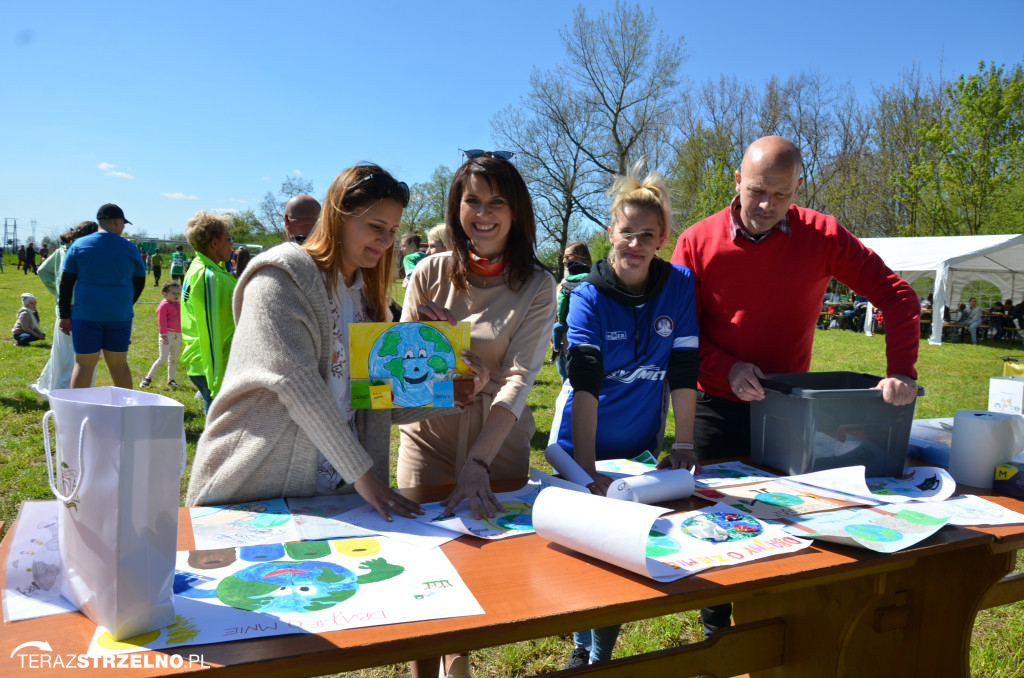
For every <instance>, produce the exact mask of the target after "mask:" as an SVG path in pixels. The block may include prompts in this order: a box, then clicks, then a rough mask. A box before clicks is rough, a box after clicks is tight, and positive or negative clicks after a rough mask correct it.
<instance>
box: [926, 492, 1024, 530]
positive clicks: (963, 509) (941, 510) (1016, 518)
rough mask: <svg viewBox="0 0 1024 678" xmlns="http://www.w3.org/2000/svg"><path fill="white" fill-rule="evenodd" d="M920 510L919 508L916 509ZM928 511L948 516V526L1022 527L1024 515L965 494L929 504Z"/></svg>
mask: <svg viewBox="0 0 1024 678" xmlns="http://www.w3.org/2000/svg"><path fill="white" fill-rule="evenodd" d="M915 508H919V507H915ZM927 511H928V513H929V514H930V515H933V516H947V517H948V518H949V522H948V523H947V525H963V526H965V527H970V526H972V525H1020V524H1022V523H1024V514H1022V513H1017V512H1016V511H1011V510H1010V509H1008V508H1004V507H1002V506H1000V505H999V504H997V503H995V502H994V501H989V500H988V499H982V498H981V497H976V496H975V495H973V494H965V495H963V496H961V497H953V498H952V499H947V500H946V501H937V502H929V503H928V505H927Z"/></svg>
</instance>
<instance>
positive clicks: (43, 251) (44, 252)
mask: <svg viewBox="0 0 1024 678" xmlns="http://www.w3.org/2000/svg"><path fill="white" fill-rule="evenodd" d="M48 256H50V247H49V246H48V245H47V244H46V243H45V242H44V243H43V246H42V247H40V248H39V261H40V262H43V261H46V257H48ZM38 273H39V271H38V269H37V270H36V274H37V275H38Z"/></svg>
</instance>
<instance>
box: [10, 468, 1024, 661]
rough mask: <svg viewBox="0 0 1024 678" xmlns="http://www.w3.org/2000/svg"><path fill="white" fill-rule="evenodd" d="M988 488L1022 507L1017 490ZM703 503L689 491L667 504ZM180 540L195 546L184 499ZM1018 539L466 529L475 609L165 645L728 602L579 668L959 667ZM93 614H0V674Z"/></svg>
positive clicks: (416, 653) (309, 642)
mask: <svg viewBox="0 0 1024 678" xmlns="http://www.w3.org/2000/svg"><path fill="white" fill-rule="evenodd" d="M497 485H498V484H496V489H498V490H508V489H514V485H513V486H508V485H507V484H506V486H503V487H497ZM978 493H979V494H985V493H984V492H983V491H979V492H978ZM408 494H409V496H411V497H413V498H414V499H417V500H419V501H425V500H428V499H436V498H438V496H439V495H438V493H437V492H436V491H435V492H433V493H431V492H428V491H421V492H408ZM993 500H994V501H996V502H998V503H1000V504H1002V505H1004V506H1007V507H1008V508H1011V509H1014V510H1017V511H1022V510H1024V502H1019V501H1015V500H1013V499H1008V498H1005V497H994V498H993ZM702 503H703V502H701V501H700V500H687V501H683V502H678V503H677V504H676V505H675V506H674V507H675V508H679V509H688V508H695V507H697V506H698V505H700V504H702ZM11 532H12V533H13V530H11ZM179 545H180V547H181V548H182V549H189V548H191V547H192V546H193V541H192V534H191V529H190V525H189V522H188V515H187V512H186V511H185V509H182V512H181V522H180V524H179ZM9 548H10V534H9V535H8V538H7V539H5V540H4V542H3V544H2V545H0V558H2V561H3V562H6V556H7V551H8V550H9ZM1020 548H1024V525H1013V526H1000V527H986V528H976V529H966V528H958V527H945V528H943V529H942V530H940V531H939V532H938V533H937V534H936V535H934V536H933V537H931V538H930V539H928V540H927V541H926V542H923V543H922V544H921V545H919V546H917V547H915V548H911V549H907V550H904V551H901V552H899V553H896V554H892V555H880V554H875V553H872V552H869V551H864V550H860V549H852V548H844V547H838V546H829V545H824V544H823V543H822V542H816V543H815V545H814V546H812V547H810V548H808V549H805V550H803V551H799V552H797V553H794V554H791V555H788V556H780V557H775V558H766V559H763V560H758V561H754V562H752V563H750V564H747V565H743V566H737V567H726V568H720V569H714V570H710V571H705V572H700V573H698V574H696V575H693V576H690V577H686V578H684V579H681V580H679V581H676V582H673V583H670V584H658V583H656V582H654V581H652V580H649V579H646V578H643V577H640V576H637V575H633V574H630V573H627V572H625V571H622V570H619V569H617V568H615V567H613V566H611V565H607V564H604V563H602V562H599V561H596V560H592V559H590V558H587V557H584V556H581V555H578V554H576V553H574V552H571V551H569V550H567V549H564V548H562V547H560V546H557V545H554V544H552V543H550V542H548V541H546V540H544V539H542V538H540V537H538V536H536V535H528V536H523V537H517V538H512V539H506V540H500V541H493V542H484V541H481V540H474V539H471V538H465V537H464V538H462V539H459V540H457V541H454V542H450V543H448V544H446V545H445V546H444V547H443V549H444V551H445V553H446V554H447V556H448V558H449V559H450V560H451V561H452V563H453V564H454V565H455V566H456V567H457V568H458V570H459V573H460V575H461V576H462V578H463V579H464V580H465V582H466V584H467V585H468V586H469V588H470V589H471V590H472V591H473V593H474V595H476V597H477V600H478V601H479V602H480V604H481V605H482V606H483V609H484V610H485V612H486V614H484V615H480V616H473V617H461V618H456V619H442V620H436V621H425V622H415V623H408V624H395V625H390V626H375V627H371V628H362V629H352V630H345V631H339V632H333V633H327V634H323V635H312V634H311V635H292V636H277V637H271V638H257V639H250V640H240V641H234V642H228V643H222V644H217V645H206V646H193V647H187V648H183V649H181V650H178V651H177V653H178V654H180V655H182V656H183V657H185V658H188V656H189V655H190V654H193V655H197V656H198V655H201V656H202V661H203V662H204V663H205V664H206V665H207V666H213V667H214V670H215V671H216V672H217V673H218V675H222V676H255V675H275V676H318V675H323V674H329V673H336V672H341V671H349V670H355V669H359V668H365V667H370V666H379V665H383V664H390V663H395V662H404V661H408V660H410V659H414V658H417V657H431V656H438V655H441V654H443V653H448V652H456V651H459V650H464V649H465V648H479V647H487V646H493V645H500V644H505V643H512V642H517V641H521V640H526V639H530V638H539V637H545V636H552V635H557V634H565V633H568V632H570V631H573V630H577V629H580V628H592V627H598V626H603V625H608V624H613V623H618V622H627V621H633V620H637V619H644V618H649V617H655V616H660V615H665V614H670V613H675V612H680V611H684V610H692V609H697V608H700V607H703V606H707V605H714V604H719V603H725V602H730V601H732V602H734V603H735V621H736V624H737V626H735V627H734V628H733V629H731V630H729V631H727V632H724V633H722V634H720V635H719V637H718V638H717V639H716V640H714V641H709V642H704V643H699V644H697V645H691V646H684V647H682V648H673V649H669V650H663V651H661V652H658V653H653V654H649V655H641V656H639V657H632V658H627V659H622V660H618V661H615V662H610V663H607V664H603V665H597V666H595V667H591V669H590V671H589V672H588V673H587V675H693V674H698V673H703V672H707V673H709V674H715V675H718V676H731V675H736V674H741V673H747V672H749V673H750V675H752V676H771V677H775V676H786V677H788V678H789V677H794V676H797V677H799V676H807V677H813V678H820V677H822V676H844V677H846V676H849V677H860V676H872V678H875V677H884V676H959V675H963V676H966V675H969V671H968V664H967V662H968V651H969V647H970V636H971V629H972V626H973V621H974V616H975V613H976V612H977V610H979V609H983V608H985V607H991V606H994V605H1001V604H1005V603H1008V602H1011V601H1013V600H1020V599H1024V577H1022V576H1021V575H1016V576H1014V577H1010V578H1007V579H1003V578H1004V576H1005V575H1006V574H1007V573H1009V572H1010V571H1012V569H1013V567H1014V559H1015V551H1016V549H1020ZM2 576H3V575H2V573H0V577H2ZM0 584H2V580H0ZM94 628H95V627H94V625H93V624H92V623H91V622H89V620H88V619H86V618H85V617H84V616H82V615H80V614H77V613H69V614H62V615H58V616H53V617H44V618H42V619H36V620H26V621H21V622H15V623H4V624H3V625H2V626H0V639H2V641H0V675H3V676H20V675H24V676H32V677H36V676H47V675H59V674H58V670H60V671H62V669H57V670H47V669H45V668H35V669H27V668H24V669H23V668H21V667H20V666H19V663H18V662H19V658H20V657H21V655H20V654H19V655H16V656H15V657H14V658H13V659H12V658H11V657H10V655H11V653H12V651H13V650H14V648H16V647H17V646H19V645H20V644H22V643H24V642H27V641H46V642H48V643H49V644H50V646H51V647H52V654H57V653H60V654H62V655H73V654H77V653H82V652H85V650H86V648H87V647H88V644H89V640H90V638H91V636H92V633H93V630H94ZM567 648H568V646H567ZM33 652H34V650H33ZM44 654H45V653H44ZM158 654H160V653H156V652H150V653H144V654H143V655H141V656H140V657H139V659H137V660H136V661H139V662H144V661H148V662H149V666H150V667H152V666H154V665H155V662H156V656H157V655H158ZM147 657H148V660H147V659H146V658H147ZM196 668H198V665H197V666H196V667H193V668H192V669H191V670H196ZM189 670H190V669H189V667H188V666H187V665H186V666H184V667H182V668H181V669H178V670H174V669H157V668H145V667H143V668H137V669H133V670H131V671H124V672H123V671H112V670H111V669H109V668H108V669H103V668H98V669H91V668H87V669H76V670H75V675H80V674H92V675H111V674H113V675H125V676H154V675H165V674H170V673H183V672H187V671H189Z"/></svg>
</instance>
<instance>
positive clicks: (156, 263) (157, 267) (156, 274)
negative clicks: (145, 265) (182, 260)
mask: <svg viewBox="0 0 1024 678" xmlns="http://www.w3.org/2000/svg"><path fill="white" fill-rule="evenodd" d="M149 265H150V266H152V267H153V287H159V286H160V274H161V273H163V270H164V255H162V254H160V253H159V252H153V256H151V257H150V258H149Z"/></svg>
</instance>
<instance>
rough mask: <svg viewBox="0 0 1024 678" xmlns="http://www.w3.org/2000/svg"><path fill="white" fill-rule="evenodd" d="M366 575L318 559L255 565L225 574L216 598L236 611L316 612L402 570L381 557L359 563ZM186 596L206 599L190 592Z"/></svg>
mask: <svg viewBox="0 0 1024 678" xmlns="http://www.w3.org/2000/svg"><path fill="white" fill-rule="evenodd" d="M360 569H365V570H367V572H366V573H364V574H361V575H359V576H356V575H355V573H353V572H352V571H351V570H349V569H348V568H346V567H342V566H341V565H337V564H335V563H330V562H326V561H322V560H303V561H298V562H291V561H274V562H264V563H257V564H255V565H250V566H249V567H246V568H245V569H242V570H239V571H238V572H236V573H234V574H231V575H228V576H227V577H225V578H224V579H223V580H222V581H221V582H220V584H218V586H217V592H216V595H217V598H219V599H220V601H221V602H222V603H224V604H225V605H230V606H231V607H235V608H238V609H240V610H258V611H260V612H272V613H281V612H316V611H319V610H324V609H327V608H329V607H332V606H334V605H337V604H338V603H340V602H342V601H344V600H348V599H349V598H351V597H352V596H353V595H355V593H356V591H357V590H359V586H360V584H369V583H372V582H378V581H383V580H385V579H391V578H392V577H397V576H398V575H400V574H401V573H402V572H403V571H404V570H405V568H404V567H402V566H400V565H392V564H391V563H389V562H387V561H386V560H384V559H383V558H376V559H373V560H366V561H363V562H362V563H360ZM193 591H195V593H194V594H193V595H191V596H189V595H188V593H185V595H186V596H188V597H196V598H199V597H206V596H204V595H202V594H201V593H199V592H198V591H196V590H195V589H193Z"/></svg>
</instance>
